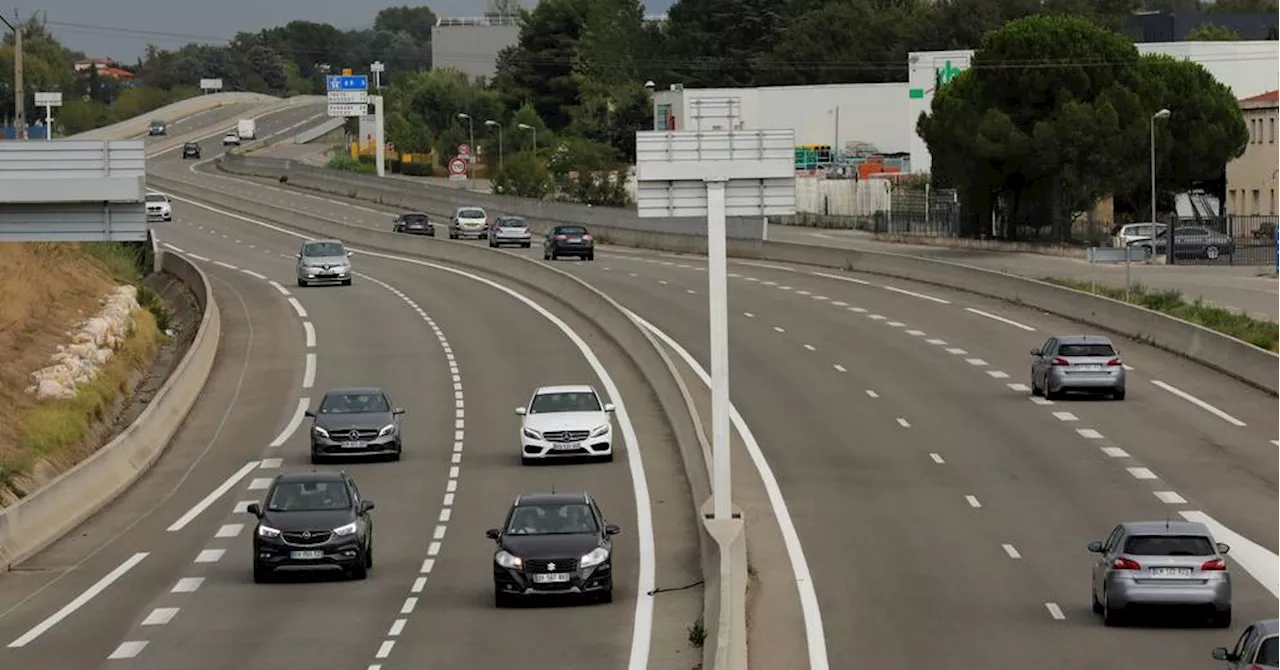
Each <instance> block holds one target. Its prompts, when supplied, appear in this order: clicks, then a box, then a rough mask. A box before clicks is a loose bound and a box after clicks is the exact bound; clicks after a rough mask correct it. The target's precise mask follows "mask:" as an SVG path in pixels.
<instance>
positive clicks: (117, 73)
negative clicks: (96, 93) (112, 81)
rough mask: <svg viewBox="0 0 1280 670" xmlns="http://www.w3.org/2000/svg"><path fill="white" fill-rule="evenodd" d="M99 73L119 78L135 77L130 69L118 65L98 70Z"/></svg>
mask: <svg viewBox="0 0 1280 670" xmlns="http://www.w3.org/2000/svg"><path fill="white" fill-rule="evenodd" d="M98 74H100V75H102V76H104V77H115V78H117V79H133V77H134V74H133V73H132V72H130V71H128V70H122V69H120V68H118V67H108V68H103V69H101V70H98Z"/></svg>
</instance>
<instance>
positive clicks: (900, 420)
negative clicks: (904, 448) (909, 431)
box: [898, 417, 911, 428]
mask: <svg viewBox="0 0 1280 670" xmlns="http://www.w3.org/2000/svg"><path fill="white" fill-rule="evenodd" d="M898 425H899V426H902V427H903V428H910V427H911V424H909V423H907V420H906V419H904V418H902V417H898Z"/></svg>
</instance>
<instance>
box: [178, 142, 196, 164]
mask: <svg viewBox="0 0 1280 670" xmlns="http://www.w3.org/2000/svg"><path fill="white" fill-rule="evenodd" d="M182 158H183V160H186V159H188V158H195V159H196V160H199V159H200V145H199V144H196V143H195V142H187V143H186V144H184V145H182Z"/></svg>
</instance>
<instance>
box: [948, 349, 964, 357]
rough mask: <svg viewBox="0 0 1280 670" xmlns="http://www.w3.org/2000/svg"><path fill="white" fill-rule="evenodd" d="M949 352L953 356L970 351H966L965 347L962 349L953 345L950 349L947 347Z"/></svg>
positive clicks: (962, 354)
mask: <svg viewBox="0 0 1280 670" xmlns="http://www.w3.org/2000/svg"><path fill="white" fill-rule="evenodd" d="M947 353H949V354H951V355H952V356H964V355H965V354H968V353H969V352H967V351H965V350H964V349H961V348H959V347H951V348H950V349H947Z"/></svg>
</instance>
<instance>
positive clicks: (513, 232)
mask: <svg viewBox="0 0 1280 670" xmlns="http://www.w3.org/2000/svg"><path fill="white" fill-rule="evenodd" d="M504 244H518V245H520V246H522V247H524V248H525V249H528V248H529V247H530V246H532V245H533V235H532V234H531V233H530V232H529V222H528V221H525V220H524V219H522V218H520V217H518V216H499V217H498V218H497V219H495V220H494V222H493V229H492V230H490V231H489V246H491V247H500V246H502V245H504Z"/></svg>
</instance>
